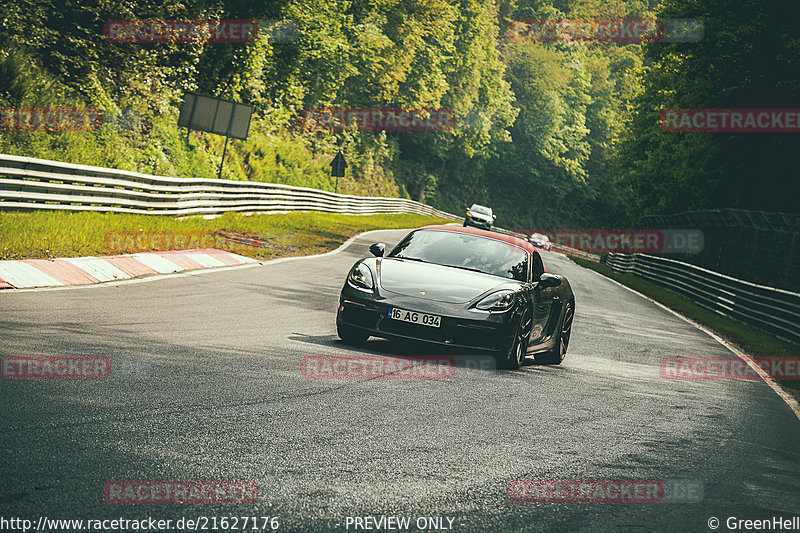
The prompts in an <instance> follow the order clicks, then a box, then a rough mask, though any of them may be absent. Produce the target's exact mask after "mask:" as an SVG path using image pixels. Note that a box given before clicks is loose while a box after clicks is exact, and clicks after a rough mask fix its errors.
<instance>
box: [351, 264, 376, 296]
mask: <svg viewBox="0 0 800 533" xmlns="http://www.w3.org/2000/svg"><path fill="white" fill-rule="evenodd" d="M347 282H348V283H350V285H352V286H353V287H355V288H356V289H361V290H364V289H367V290H372V287H373V286H374V284H373V282H372V272H370V270H369V267H368V266H367V265H365V264H364V263H359V264H358V265H356V266H355V268H353V270H351V271H350V275H349V276H347Z"/></svg>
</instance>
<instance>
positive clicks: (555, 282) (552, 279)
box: [536, 272, 561, 289]
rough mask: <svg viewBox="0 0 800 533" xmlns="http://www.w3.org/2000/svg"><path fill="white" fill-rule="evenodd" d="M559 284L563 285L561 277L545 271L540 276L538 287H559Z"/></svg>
mask: <svg viewBox="0 0 800 533" xmlns="http://www.w3.org/2000/svg"><path fill="white" fill-rule="evenodd" d="M559 285H561V278H559V277H558V276H555V275H553V274H548V273H547V272H545V273H544V274H542V275H541V277H540V278H539V284H538V285H537V286H536V287H538V288H539V289H549V288H550V287H558V286H559Z"/></svg>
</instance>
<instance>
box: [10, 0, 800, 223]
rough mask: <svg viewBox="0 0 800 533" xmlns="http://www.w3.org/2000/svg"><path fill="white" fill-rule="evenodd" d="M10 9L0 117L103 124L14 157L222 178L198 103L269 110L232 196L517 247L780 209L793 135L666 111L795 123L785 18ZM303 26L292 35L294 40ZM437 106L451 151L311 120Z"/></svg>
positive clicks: (696, 7) (327, 3)
mask: <svg viewBox="0 0 800 533" xmlns="http://www.w3.org/2000/svg"><path fill="white" fill-rule="evenodd" d="M657 4H658V2H657V0H498V1H496V2H490V1H484V0H275V1H263V0H262V1H258V2H256V1H254V0H185V1H179V0H168V1H166V2H160V1H159V2H156V1H153V0H129V1H127V2H112V1H108V0H81V1H78V0H58V1H56V0H17V1H15V2H13V3H11V2H6V3H4V4H3V5H2V6H0V107H43V106H76V107H80V106H93V107H99V108H102V109H104V110H106V125H105V126H104V127H103V128H102V129H101V130H100V131H97V132H63V133H30V132H1V133H0V152H2V153H17V154H24V155H30V156H36V157H45V158H53V159H60V160H68V161H73V162H80V163H86V164H96V165H103V166H112V167H116V168H123V169H131V170H139V171H143V172H149V173H158V174H167V175H176V176H188V175H194V176H208V177H213V176H215V175H216V166H217V165H218V164H219V159H220V156H221V153H222V145H223V143H224V139H223V138H221V137H218V136H214V135H210V134H200V133H194V134H191V135H186V132H185V130H184V131H181V130H180V129H179V128H177V126H176V119H177V109H178V106H179V104H180V101H181V97H182V95H183V94H184V93H185V92H186V91H190V90H194V91H199V92H201V93H206V94H212V95H216V96H220V97H224V98H228V99H233V100H237V101H243V102H250V103H252V104H253V105H254V106H255V109H256V117H255V120H254V122H253V124H252V127H251V134H250V137H249V139H248V140H247V141H232V142H231V143H230V146H229V148H228V154H229V158H228V159H227V160H226V164H225V168H224V171H223V177H227V178H231V179H242V180H256V181H273V182H281V183H289V184H297V185H307V186H312V187H318V188H323V189H328V190H333V188H334V179H333V178H331V177H330V175H329V168H328V163H329V162H330V160H331V159H332V157H333V155H334V154H335V153H336V151H337V148H338V147H342V148H343V149H344V150H345V153H346V155H347V159H348V162H349V167H348V173H347V177H346V178H343V179H342V180H341V182H340V184H339V189H340V191H344V192H351V193H355V194H376V195H377V194H381V195H402V196H408V197H411V198H414V199H418V200H424V201H426V202H428V203H432V204H433V205H436V206H437V207H439V208H442V209H445V210H450V211H452V212H461V211H462V210H463V208H464V207H465V206H466V205H469V204H470V203H472V202H477V203H483V204H486V205H491V206H492V207H494V208H495V210H496V212H497V213H498V223H499V224H501V225H503V226H506V227H516V228H533V227H542V228H543V227H550V228H553V227H570V226H579V225H583V226H595V227H597V226H613V225H623V224H630V223H635V222H636V219H637V218H638V217H640V216H641V215H643V214H648V213H658V212H665V213H668V212H675V211H681V210H686V209H690V208H708V207H728V206H737V207H747V206H753V207H757V208H761V209H771V208H773V207H777V208H780V209H784V210H796V207H795V206H794V203H795V202H794V198H792V197H791V195H788V194H784V193H783V192H782V191H783V190H784V189H786V188H787V186H788V185H787V183H789V180H790V172H791V162H792V161H791V157H792V156H793V155H794V154H795V153H797V150H796V149H795V150H792V148H794V144H795V143H797V140H796V139H797V136H796V134H794V135H793V134H719V133H713V134H712V133H667V132H664V131H661V130H660V129H659V126H658V115H659V112H660V110H662V109H665V108H669V107H780V106H783V107H791V106H792V105H793V103H794V102H796V101H797V97H798V91H800V82H798V81H797V79H796V78H797V72H798V69H797V67H798V47H800V44H798V43H800V39H798V36H797V30H796V29H795V28H796V25H794V24H793V22H792V21H793V20H794V19H793V17H791V16H790V14H789V13H788V12H787V11H786V10H787V9H788V7H781V6H788V5H789V4H790V3H787V2H780V1H779V0H741V1H740V2H735V3H734V2H728V1H726V0H702V1H700V0H666V1H665V2H663V4H664V5H663V6H661V7H659V6H658V5H657ZM657 14H658V15H659V16H664V17H696V18H700V19H702V20H703V21H704V23H705V38H704V39H703V40H701V41H700V42H690V43H662V42H659V43H651V44H647V45H639V44H621V43H599V42H594V43H587V42H556V43H541V42H540V43H536V42H531V41H526V40H519V39H512V38H510V35H509V31H508V28H509V23H510V21H512V20H514V19H530V18H567V17H570V18H580V17H608V18H610V17H634V18H649V17H654V16H656V15H657ZM112 19H257V20H270V21H283V26H281V25H272V26H270V25H269V24H262V26H261V28H262V31H261V32H260V34H259V37H258V39H257V40H256V42H254V43H249V44H234V43H227V44H220V43H171V44H136V43H124V44H120V43H113V42H109V41H108V40H106V39H104V38H103V25H104V23H105V22H106V21H108V20H112ZM287 23H288V24H289V25H290V27H291V30H292V31H290V32H289V33H288V34H287V33H285V32H284V33H283V34H281V30H278V29H275V28H284V29H285V28H286V24H287ZM324 106H332V107H359V108H364V107H367V108H369V107H398V108H400V107H402V108H406V109H408V108H419V107H443V108H449V109H453V110H454V111H455V112H456V114H457V115H458V116H459V117H460V118H459V121H458V125H457V127H456V128H455V129H453V130H451V131H439V132H406V133H397V132H374V131H360V132H359V131H346V132H331V131H309V130H308V129H305V128H304V127H303V122H302V120H301V112H302V110H303V109H307V108H312V107H324Z"/></svg>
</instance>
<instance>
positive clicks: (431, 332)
mask: <svg viewBox="0 0 800 533" xmlns="http://www.w3.org/2000/svg"><path fill="white" fill-rule="evenodd" d="M378 329H380V330H381V331H383V332H385V333H394V334H395V335H404V336H406V337H413V338H415V339H422V340H426V341H435V342H444V341H445V340H446V339H447V336H446V334H445V329H444V326H442V327H440V328H432V327H430V326H421V325H419V324H410V323H408V322H401V321H399V320H391V319H389V318H385V319H384V320H382V321H381V323H380V325H379V326H378Z"/></svg>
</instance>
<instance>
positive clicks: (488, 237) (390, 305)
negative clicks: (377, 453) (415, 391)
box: [336, 225, 575, 369]
mask: <svg viewBox="0 0 800 533" xmlns="http://www.w3.org/2000/svg"><path fill="white" fill-rule="evenodd" d="M370 251H371V252H372V254H373V255H374V256H375V257H370V258H366V259H361V260H359V261H357V262H356V263H355V265H353V267H352V268H351V269H350V272H349V273H348V274H347V279H346V280H345V283H344V287H343V288H342V292H341V295H340V297H339V308H338V312H337V314H336V326H337V331H338V334H339V337H340V338H341V339H342V340H343V341H345V342H347V343H351V344H360V343H363V342H365V341H366V340H367V339H368V338H369V337H370V336H376V337H383V338H388V339H413V340H417V341H424V342H428V343H434V344H438V345H443V346H451V347H457V348H466V349H470V350H479V351H483V352H489V353H492V354H493V355H494V356H495V357H496V358H497V360H498V366H500V367H503V368H512V369H513V368H517V367H519V366H520V365H521V364H522V363H523V361H524V360H525V358H526V357H527V356H529V355H530V356H533V357H534V358H535V359H536V361H537V362H538V363H543V364H559V363H561V361H563V359H564V356H565V354H566V352H567V347H568V345H569V340H570V335H571V332H572V319H573V317H574V316H575V296H574V294H573V292H572V289H571V287H570V285H569V282H568V281H567V279H566V278H564V277H563V276H558V275H554V274H548V273H546V272H545V268H544V264H543V263H542V258H541V256H540V255H539V252H538V250H536V248H534V247H533V245H532V244H530V243H529V242H526V241H524V240H522V239H517V238H515V237H511V236H508V235H501V234H497V233H492V232H489V231H484V230H480V229H474V228H463V227H459V226H451V225H442V226H426V227H423V228H419V229H416V230H414V231H412V232H411V233H409V234H408V235H406V237H405V238H404V239H403V240H402V241H400V243H398V244H397V246H395V247H394V248H393V249H392V250H391V251H390V252H389V253H386V246H385V245H384V244H382V243H375V244H373V245H372V246H371V247H370Z"/></svg>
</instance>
